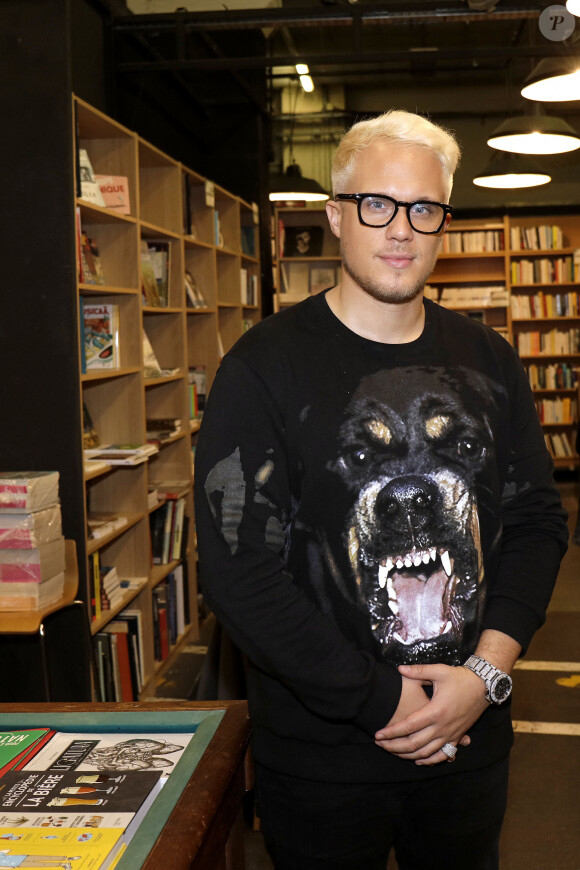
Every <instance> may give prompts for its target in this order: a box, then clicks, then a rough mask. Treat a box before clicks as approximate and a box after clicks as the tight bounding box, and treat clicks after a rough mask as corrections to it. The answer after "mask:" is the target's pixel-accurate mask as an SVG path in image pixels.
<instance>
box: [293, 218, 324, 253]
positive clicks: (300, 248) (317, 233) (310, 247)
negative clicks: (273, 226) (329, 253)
mask: <svg viewBox="0 0 580 870" xmlns="http://www.w3.org/2000/svg"><path fill="white" fill-rule="evenodd" d="M323 237H324V229H323V228H322V227H318V226H304V227H292V226H286V227H285V238H284V256H285V257H320V256H321V254H322V240H323Z"/></svg>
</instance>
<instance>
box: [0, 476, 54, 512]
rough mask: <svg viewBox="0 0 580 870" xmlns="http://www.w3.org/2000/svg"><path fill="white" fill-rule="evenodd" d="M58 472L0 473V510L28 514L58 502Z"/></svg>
mask: <svg viewBox="0 0 580 870" xmlns="http://www.w3.org/2000/svg"><path fill="white" fill-rule="evenodd" d="M58 486H59V473H58V471H6V472H3V473H0V510H1V511H10V512H20V513H29V512H30V511H36V510H40V509H41V508H44V507H49V506H50V505H55V504H58V501H59V493H58Z"/></svg>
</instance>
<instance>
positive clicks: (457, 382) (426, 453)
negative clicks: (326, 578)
mask: <svg viewBox="0 0 580 870" xmlns="http://www.w3.org/2000/svg"><path fill="white" fill-rule="evenodd" d="M494 409H497V405H496V404H495V402H494V399H493V387H492V385H491V383H490V382H489V381H488V380H487V379H485V378H484V377H483V376H481V375H478V374H477V373H475V372H472V371H470V370H467V369H454V370H452V371H449V370H443V369H436V368H429V367H409V368H406V369H396V370H394V371H381V372H379V373H377V374H375V375H372V376H369V377H367V378H365V379H364V380H363V381H362V382H361V384H360V386H359V388H358V389H357V390H356V392H355V394H354V395H353V398H352V400H351V402H350V404H349V407H348V409H347V416H346V420H345V422H344V423H343V425H342V427H341V430H340V434H339V455H338V458H336V459H335V460H334V461H333V462H332V463H331V465H330V469H331V470H332V471H334V472H335V473H337V474H338V475H339V476H340V478H341V480H342V482H343V484H344V485H346V486H347V487H348V489H349V490H350V491H351V493H352V495H353V497H354V502H353V503H352V508H351V510H350V512H349V514H348V517H347V520H346V527H345V529H344V533H343V539H344V543H345V546H346V549H347V554H348V563H349V565H350V570H351V571H352V575H353V577H354V585H355V589H356V598H357V605H358V607H360V608H363V609H364V610H365V611H366V612H367V613H368V618H369V620H370V627H371V631H372V633H373V635H374V637H375V639H376V640H377V641H378V642H379V644H380V647H381V650H382V654H383V655H384V657H385V658H388V660H389V661H392V662H395V663H412V662H422V663H426V662H444V663H446V664H458V663H460V662H461V661H463V660H464V659H465V657H466V655H468V654H469V652H470V651H471V650H472V648H473V643H474V640H475V637H476V636H477V632H478V623H479V617H480V614H481V609H482V607H483V598H484V582H483V581H484V571H483V561H482V555H481V546H480V538H479V520H478V506H477V498H476V479H477V476H478V475H480V473H481V472H482V470H484V468H485V465H486V463H488V462H489V460H490V457H491V454H492V450H493V443H492V436H491V426H490V414H491V413H493V410H494ZM480 479H481V478H480Z"/></svg>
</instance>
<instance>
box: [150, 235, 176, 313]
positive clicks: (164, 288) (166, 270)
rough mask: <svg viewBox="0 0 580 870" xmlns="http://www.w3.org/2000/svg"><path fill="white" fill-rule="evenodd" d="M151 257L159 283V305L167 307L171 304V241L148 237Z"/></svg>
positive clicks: (155, 276)
mask: <svg viewBox="0 0 580 870" xmlns="http://www.w3.org/2000/svg"><path fill="white" fill-rule="evenodd" d="M146 244H147V247H148V248H149V259H150V261H151V266H152V268H153V276H154V278H155V282H156V284H157V293H158V296H159V305H160V306H161V308H167V306H168V305H169V276H170V273H171V242H169V241H168V240H167V239H147V242H146Z"/></svg>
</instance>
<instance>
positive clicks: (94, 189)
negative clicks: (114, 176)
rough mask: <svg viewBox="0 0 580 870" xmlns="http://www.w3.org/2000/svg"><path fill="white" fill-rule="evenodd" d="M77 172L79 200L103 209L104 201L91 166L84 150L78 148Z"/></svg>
mask: <svg viewBox="0 0 580 870" xmlns="http://www.w3.org/2000/svg"><path fill="white" fill-rule="evenodd" d="M79 172H80V180H81V195H80V199H84V200H85V202H90V203H92V204H93V205H100V206H102V207H103V208H104V206H105V200H104V199H103V194H102V193H101V190H100V188H99V185H98V184H97V181H96V179H95V173H94V171H93V165H92V163H91V160H90V157H89V154H88V151H87V149H86V148H79Z"/></svg>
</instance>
